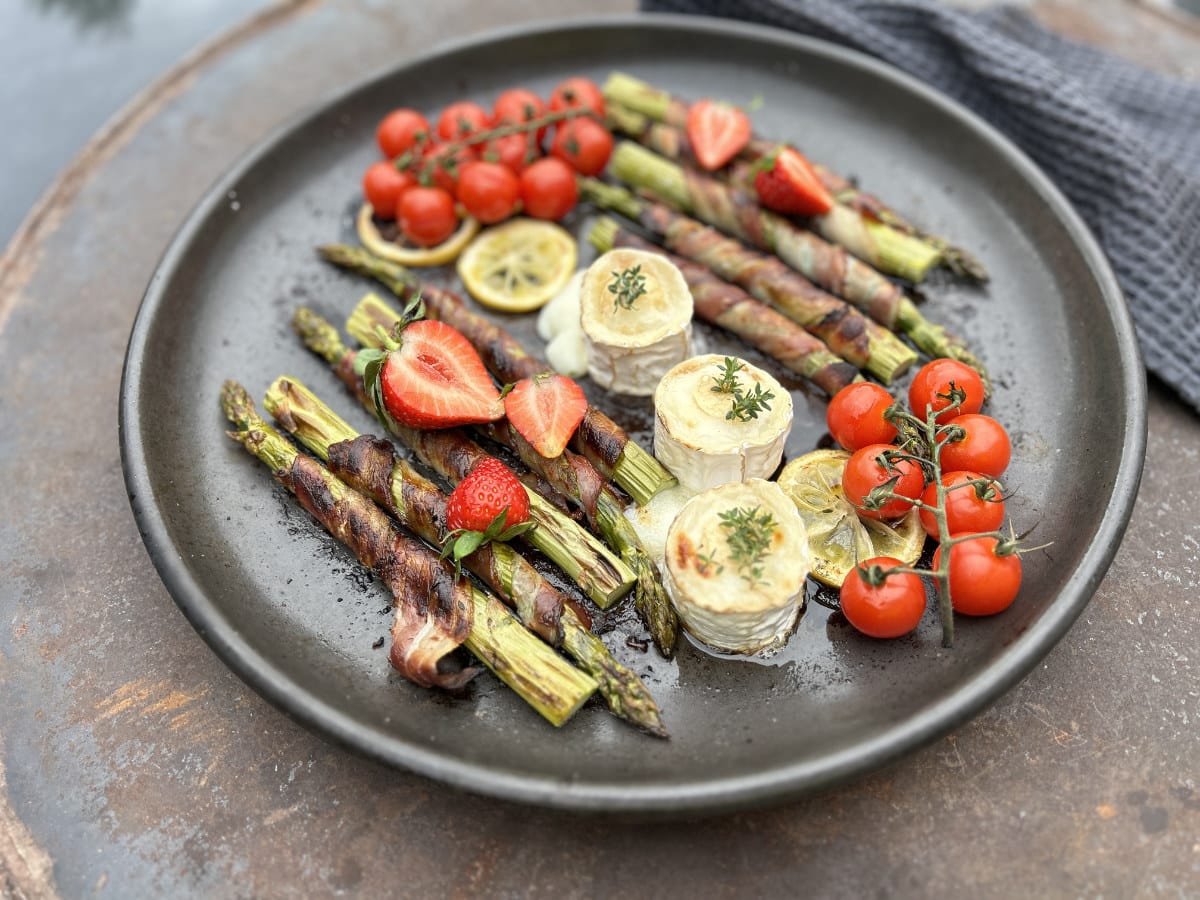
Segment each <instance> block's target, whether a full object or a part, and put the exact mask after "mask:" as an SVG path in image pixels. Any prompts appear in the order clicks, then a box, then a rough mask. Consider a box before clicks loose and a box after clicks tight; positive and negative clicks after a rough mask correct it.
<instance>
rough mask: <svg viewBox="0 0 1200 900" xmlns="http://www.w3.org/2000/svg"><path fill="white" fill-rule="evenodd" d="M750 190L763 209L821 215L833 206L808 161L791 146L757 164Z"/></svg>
mask: <svg viewBox="0 0 1200 900" xmlns="http://www.w3.org/2000/svg"><path fill="white" fill-rule="evenodd" d="M754 190H755V192H756V193H757V194H758V200H759V202H760V203H761V204H762V205H763V206H765V207H766V208H767V209H773V210H775V212H780V213H784V214H786V215H789V216H821V215H824V214H825V213H827V212H829V210H831V209H833V197H831V196H830V194H829V191H827V190H826V189H825V185H823V184H821V179H819V178H818V177H817V173H816V172H814V171H813V168H812V166H811V165H810V164H809V162H808V160H807V159H805V158H804V157H803V156H801V155H800V153H799V152H798V151H796V150H793V149H792V148H791V147H781V148H780V149H779V151H778V152H777V153H774V154H772V155H771V156H768V157H766V158H765V159H764V160H763V161H762V162H761V163H759V164H758V172H757V173H756V174H755V176H754Z"/></svg>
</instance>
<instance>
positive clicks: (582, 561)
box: [292, 307, 637, 608]
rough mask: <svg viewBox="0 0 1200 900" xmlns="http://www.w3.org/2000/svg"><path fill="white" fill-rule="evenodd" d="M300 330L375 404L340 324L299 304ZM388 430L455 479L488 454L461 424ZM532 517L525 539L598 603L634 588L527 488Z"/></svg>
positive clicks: (627, 572) (366, 402)
mask: <svg viewBox="0 0 1200 900" xmlns="http://www.w3.org/2000/svg"><path fill="white" fill-rule="evenodd" d="M292 325H293V327H294V328H295V329H296V333H297V334H298V335H299V336H300V338H301V339H302V340H303V341H304V344H305V346H306V347H308V349H310V350H312V351H313V352H314V353H316V354H317V355H318V356H320V357H321V358H322V359H324V360H325V361H326V362H327V363H329V365H330V366H331V367H332V369H333V371H334V373H335V374H336V375H337V376H338V378H339V379H341V381H342V383H343V384H345V385H346V387H347V388H348V389H349V390H350V391H351V393H353V394H354V396H355V397H357V398H358V400H359V402H360V403H362V404H363V406H364V407H366V409H367V410H368V411H369V412H371V413H375V405H374V402H373V401H372V400H371V398H370V397H369V396H368V394H367V393H366V390H365V389H364V385H363V381H362V378H361V376H360V375H359V374H358V373H357V372H355V357H356V356H357V354H356V353H355V351H353V350H350V349H348V348H347V347H346V345H345V344H344V343H342V339H341V336H340V335H339V334H338V331H337V329H336V328H334V326H333V325H331V324H330V323H329V322H327V321H326V320H324V319H322V318H321V317H320V316H318V315H317V314H316V313H314V312H313V311H312V310H309V309H305V308H303V307H301V308H300V309H297V310H296V314H295V316H294V318H293V319H292ZM385 424H388V427H389V430H391V431H392V433H393V434H394V435H395V436H396V437H398V438H399V439H400V441H401V442H402V443H403V444H405V445H406V446H408V447H410V448H411V449H412V450H413V451H414V452H415V453H416V454H417V456H418V457H420V459H421V460H422V461H423V462H424V463H425V464H426V465H427V466H429V467H430V468H431V469H433V470H434V471H435V472H437V473H438V474H439V475H441V476H442V477H443V478H445V479H446V480H447V481H450V482H451V483H453V484H457V483H458V482H460V481H462V480H463V479H464V478H466V477H467V475H468V474H470V472H471V470H472V469H473V468H475V466H476V465H478V463H479V462H481V461H482V460H484V459H487V458H488V456H489V454H488V452H487V451H486V450H484V449H483V448H482V447H481V446H479V444H477V443H475V442H474V441H472V440H470V439H469V438H467V437H466V435H464V434H463V433H462V432H461V431H459V430H457V429H445V430H441V431H420V430H418V429H416V428H409V427H407V426H404V425H401V424H399V423H398V422H395V421H394V420H392V421H391V422H390V423H385ZM529 516H530V518H531V519H532V520H533V521H534V522H535V523H536V524H537V527H536V528H534V529H533V530H532V531H530V532H529V533H528V534H525V535H523V536H522V540H523V541H525V542H527V543H529V544H530V545H531V546H533V547H534V548H536V549H537V550H540V551H541V552H542V553H544V554H545V555H546V557H547V558H548V559H549V560H550V561H551V562H553V563H554V564H555V565H556V566H558V567H559V568H560V569H561V570H562V571H563V573H564V574H565V575H566V576H567V577H568V578H570V579H571V580H572V581H574V582H575V583H576V584H577V585H579V588H580V589H581V590H582V591H583V592H584V593H585V594H586V595H587V596H588V597H589V598H590V599H591V600H592V601H593V602H595V603H596V604H597V605H598V606H600V607H601V608H606V607H609V606H611V605H612V604H613V603H615V602H616V601H617V600H619V599H620V598H621V597H624V596H625V595H626V594H627V593H629V591H630V590H631V589H632V588H633V586H634V583H635V582H636V580H637V578H636V575H635V574H634V572H633V571H632V570H631V569H630V568H629V567H628V566H627V565H625V563H624V562H622V561H621V560H620V559H619V558H617V557H616V556H615V555H613V554H612V553H611V552H610V551H609V550H608V548H607V547H605V546H604V544H602V543H601V542H600V541H599V540H598V539H597V538H595V537H593V536H592V535H591V534H589V533H588V532H587V531H586V530H585V529H584V528H582V527H580V526H579V525H578V524H577V523H576V522H575V521H574V520H572V519H571V518H570V517H569V516H566V515H564V514H563V513H561V512H560V511H559V510H558V509H557V508H556V507H555V506H554V504H553V503H551V502H550V501H548V500H546V499H545V498H544V497H542V496H541V495H540V494H537V493H534V492H533V491H530V492H529Z"/></svg>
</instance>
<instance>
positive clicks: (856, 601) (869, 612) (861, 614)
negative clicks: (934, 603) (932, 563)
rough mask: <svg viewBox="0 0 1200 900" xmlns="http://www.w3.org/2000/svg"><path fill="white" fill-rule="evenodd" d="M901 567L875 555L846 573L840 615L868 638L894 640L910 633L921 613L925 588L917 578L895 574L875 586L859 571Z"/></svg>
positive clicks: (915, 576)
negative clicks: (876, 567) (875, 567)
mask: <svg viewBox="0 0 1200 900" xmlns="http://www.w3.org/2000/svg"><path fill="white" fill-rule="evenodd" d="M899 565H903V563H901V562H900V560H898V559H893V558H892V557H890V556H876V557H875V558H874V559H868V560H867V561H866V562H862V563H859V564H858V565H857V566H855V567H854V568H853V569H851V570H850V574H849V575H847V576H846V580H845V581H844V582H843V583H842V593H841V601H842V614H843V615H844V616H845V617H846V619H847V620H848V621H849V622H850V624H851V625H853V626H854V627H855V628H857V629H858V630H859V631H861V632H862V633H863V634H865V635H867V636H868V637H873V638H896V637H900V636H901V635H905V634H908V633H909V632H910V631H913V630H914V629H915V628H916V627H917V626H918V625H919V624H920V623H921V616H923V615H924V614H925V585H924V584H922V582H921V579H920V577H919V576H917V575H913V574H911V573H909V572H896V573H894V574H892V575H888V576H887V577H886V578H884V580H883V583H882V584H880V585H878V586H873V585H871V584H868V583H867V581H866V580H864V579H863V576H862V570H863V569H867V570H870V569H871V568H872V567H874V566H878V567H879V568H881V569H890V568H892V567H894V566H899Z"/></svg>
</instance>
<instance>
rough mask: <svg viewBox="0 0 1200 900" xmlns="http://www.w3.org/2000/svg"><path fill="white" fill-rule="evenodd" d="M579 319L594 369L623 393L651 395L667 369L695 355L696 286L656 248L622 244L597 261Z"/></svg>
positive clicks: (603, 383)
mask: <svg viewBox="0 0 1200 900" xmlns="http://www.w3.org/2000/svg"><path fill="white" fill-rule="evenodd" d="M579 321H580V325H581V326H582V328H583V333H584V336H585V337H586V338H587V347H588V354H587V360H588V374H589V375H590V376H591V377H592V380H593V381H595V382H596V383H597V384H598V385H600V386H601V387H603V388H607V389H608V390H610V391H614V392H616V393H619V394H635V395H637V396H641V397H648V396H650V395H651V394H653V393H654V388H655V385H657V384H658V380H659V379H660V378H662V376H663V375H664V374H665V373H666V371H667V370H668V369H670V368H671V367H672V366H673V365H675V364H676V363H678V362H680V361H681V360H684V359H687V358H688V356H690V355H691V348H692V295H691V292H690V291H689V290H688V286H687V282H686V281H684V279H683V275H682V274H681V273H680V271H679V269H677V268H675V265H674V264H673V263H672V262H671V261H670V260H668V259H665V258H663V257H662V256H659V255H658V254H656V253H647V252H645V251H644V250H627V249H624V248H619V249H617V250H611V251H609V252H608V253H605V254H604V255H603V256H601V257H600V258H599V259H597V260H596V261H595V262H594V263H592V264H591V266H590V267H589V268H588V270H587V274H585V275H584V277H583V287H582V289H581V291H580V310H579Z"/></svg>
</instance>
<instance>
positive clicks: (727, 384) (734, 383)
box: [712, 356, 746, 394]
mask: <svg viewBox="0 0 1200 900" xmlns="http://www.w3.org/2000/svg"><path fill="white" fill-rule="evenodd" d="M717 367H718V368H719V369H720V370H721V374H720V375H719V376H718V375H714V376H713V381H715V382H716V384H715V385H714V386H713V387H712V392H713V393H714V394H734V393H737V390H738V380H737V373H738V372H740V371H742V369H744V368H746V364H745V363H744V362H742V361H741V360H740V359H737V358H735V357H732V356H727V357H725V361H724V362H723V363H718V365H717Z"/></svg>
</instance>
